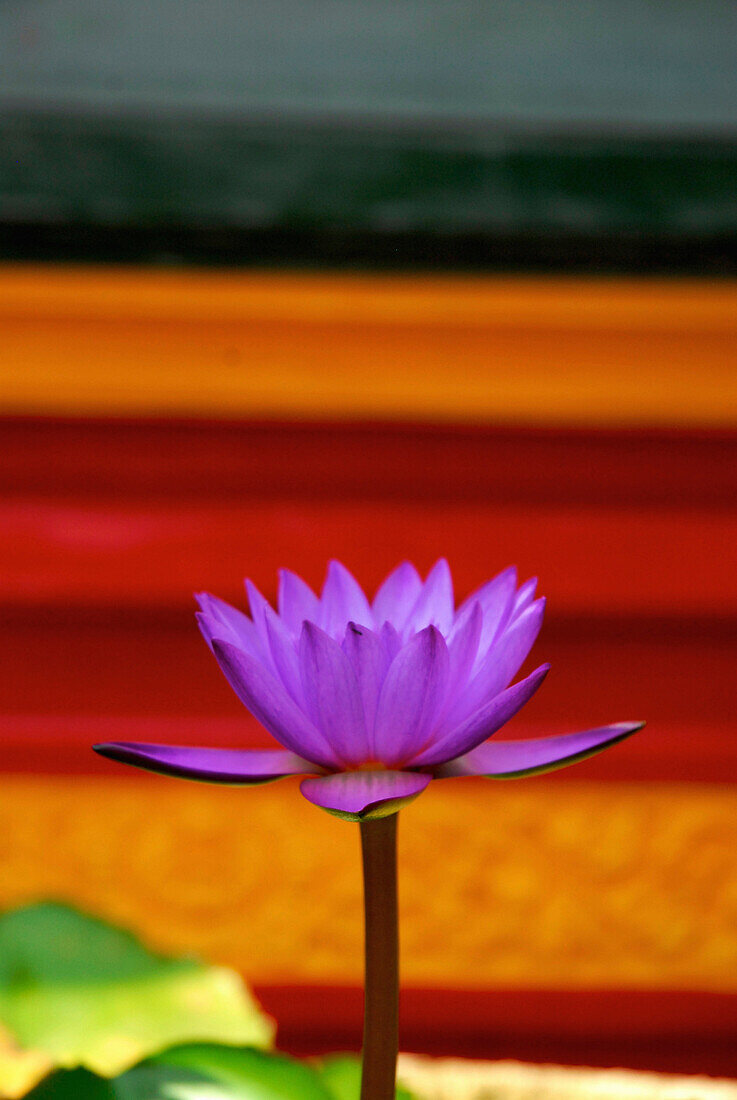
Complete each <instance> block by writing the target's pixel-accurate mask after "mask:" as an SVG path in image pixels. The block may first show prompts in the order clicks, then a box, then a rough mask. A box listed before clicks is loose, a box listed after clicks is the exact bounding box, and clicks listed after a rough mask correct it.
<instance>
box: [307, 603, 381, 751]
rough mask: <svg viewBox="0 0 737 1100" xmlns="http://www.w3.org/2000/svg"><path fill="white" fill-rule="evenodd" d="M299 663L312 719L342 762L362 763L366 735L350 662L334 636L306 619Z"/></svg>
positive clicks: (358, 691)
mask: <svg viewBox="0 0 737 1100" xmlns="http://www.w3.org/2000/svg"><path fill="white" fill-rule="evenodd" d="M299 663H300V667H301V670H302V687H303V688H304V693H305V702H306V705H307V710H308V713H309V714H310V715H311V717H312V720H313V722H314V723H315V725H316V726H317V727H318V729H319V730H320V731H321V732H322V733H323V734H324V735H325V738H326V739H327V741H328V743H329V744H330V745H331V747H332V748H333V751H334V753H335V755H336V756H337V757H338V759H339V760H340V761H341V762H342V763H344V764H362V763H364V762H365V761H366V760H368V759H369V753H368V735H367V731H366V721H365V718H364V714H363V703H362V702H361V692H360V690H359V687H358V680H357V679H356V674H355V672H354V671H353V668H352V666H351V662H350V661H349V660H348V658H347V657H346V655H345V653H344V652H343V650H342V649H341V647H340V646H339V645H338V643H337V642H336V641H335V639H334V638H331V637H330V635H329V634H326V633H325V631H324V630H320V628H319V626H315V624H314V623H310V622H306V623H305V624H304V626H303V627H302V636H301V638H300V642H299Z"/></svg>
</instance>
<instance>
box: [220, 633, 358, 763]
mask: <svg viewBox="0 0 737 1100" xmlns="http://www.w3.org/2000/svg"><path fill="white" fill-rule="evenodd" d="M213 649H214V651H215V656H216V657H217V660H218V664H219V665H220V668H221V669H222V670H223V672H224V674H225V677H226V679H227V681H228V683H229V684H230V686H231V687H232V688H233V691H234V692H235V693H236V695H237V696H238V698H239V699H240V700H241V702H242V703H243V704H244V705H245V706H246V707H248V709H249V710H250V712H251V714H252V715H253V716H254V718H256V719H257V720H258V721H259V722H260V723H261V725H262V726H264V727H265V728H266V729H267V730H268V731H269V733H271V734H273V736H274V737H275V738H276V739H277V741H279V742H281V744H282V745H284V747H285V748H287V749H291V751H292V752H294V753H296V754H297V755H298V756H304V757H306V758H307V759H308V760H312V761H313V762H314V763H315V764H321V765H322V766H324V767H328V768H332V767H335V766H336V765H338V764H339V761H338V759H337V757H336V755H335V753H334V752H333V751H332V749H331V748H330V745H329V744H328V743H327V741H326V739H325V737H324V736H323V734H322V733H320V731H319V730H318V729H317V728H316V727H315V726H314V724H313V723H312V722H311V721H310V719H309V718H308V717H307V715H306V714H305V713H304V711H302V710H301V709H300V708H299V707H298V706H297V704H296V703H295V702H294V700H293V699H291V698H290V696H289V695H288V693H287V691H286V689H285V687H284V685H283V684H281V683H280V682H279V681H278V680H277V679H276V677H275V676H274V675H273V674H272V673H271V672H269V670H268V669H267V668H265V667H264V666H263V665H262V664H261V662H260V661H257V660H255V659H254V658H253V657H251V656H250V655H249V654H248V653H244V652H243V651H242V650H240V649H236V647H235V646H232V645H229V644H228V643H227V642H221V641H218V640H217V639H216V640H215V641H214V642H213Z"/></svg>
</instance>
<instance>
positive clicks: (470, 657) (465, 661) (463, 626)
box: [448, 603, 484, 696]
mask: <svg viewBox="0 0 737 1100" xmlns="http://www.w3.org/2000/svg"><path fill="white" fill-rule="evenodd" d="M483 621H484V615H483V612H482V610H481V604H480V603H472V604H468V605H467V607H466V610H465V611H464V612H463V614H462V615H460V616H459V617H458V618H457V619H456V622H455V625H454V627H453V633H452V635H451V637H450V639H449V641H448V653H449V655H450V678H449V688H448V693H449V695H450V696H453V695H454V694H455V692H460V691H462V690H463V689H464V687H465V685H466V683H467V682H468V677H469V675H470V673H471V669H472V668H473V664H474V661H475V660H476V653H477V652H478V648H479V639H480V637H481V628H482V626H483Z"/></svg>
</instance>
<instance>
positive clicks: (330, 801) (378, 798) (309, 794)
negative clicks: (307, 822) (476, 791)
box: [299, 770, 432, 821]
mask: <svg viewBox="0 0 737 1100" xmlns="http://www.w3.org/2000/svg"><path fill="white" fill-rule="evenodd" d="M431 778H432V777H431V776H429V775H422V774H421V773H418V772H402V771H382V770H378V771H356V772H341V773H339V774H338V775H328V776H324V777H322V778H320V779H303V780H302V782H301V783H300V786H299V789H300V791H301V792H302V794H303V795H304V796H305V798H306V799H307V800H308V802H312V803H314V805H315V806H321V807H322V809H323V810H327V811H328V813H331V814H335V816H336V817H342V818H344V819H345V820H346V821H368V820H369V819H371V818H376V817H389V816H390V814H395V813H397V811H398V810H401V809H402V807H403V806H406V805H407V804H408V803H409V802H411V801H412V799H413V798H417V795H418V794H421V792H422V791H424V789H425V787H426V786H427V785H428V783H429V782H430V779H431Z"/></svg>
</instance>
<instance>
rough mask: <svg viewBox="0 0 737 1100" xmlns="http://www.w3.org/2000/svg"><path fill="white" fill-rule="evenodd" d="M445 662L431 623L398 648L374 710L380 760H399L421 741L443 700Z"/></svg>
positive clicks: (444, 648) (441, 642)
mask: <svg viewBox="0 0 737 1100" xmlns="http://www.w3.org/2000/svg"><path fill="white" fill-rule="evenodd" d="M449 665H450V659H449V657H448V647H447V646H446V644H445V639H444V638H443V636H442V634H441V633H440V631H439V630H437V629H436V628H435V627H434V626H428V627H426V628H425V629H424V630H422V631H420V633H419V634H415V636H414V638H413V639H412V640H411V641H410V642H408V643H407V645H405V646H404V647H403V648H402V649H400V651H399V653H398V654H397V656H396V657H395V658H394V660H393V661H392V663H391V665H390V666H389V671H388V672H387V674H386V679H385V680H384V686H383V687H382V689H381V694H380V696H379V704H378V706H377V708H376V722H375V724H374V738H373V741H374V750H375V753H376V759H377V760H380V761H381V763H382V764H386V765H387V767H392V766H393V765H395V764H400V763H402V762H403V761H404V760H407V759H409V758H410V757H412V756H414V755H415V754H416V753H417V752H419V750H420V748H421V747H422V746H423V745H424V744H425V743H426V741H427V739H428V737H429V735H430V732H431V730H432V728H433V726H434V725H435V723H436V722H437V719H438V715H439V713H440V711H441V709H442V706H443V703H444V702H445V697H446V693H447V687H448V670H449ZM455 755H456V756H457V755H458V754H457V753H456V754H455Z"/></svg>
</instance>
